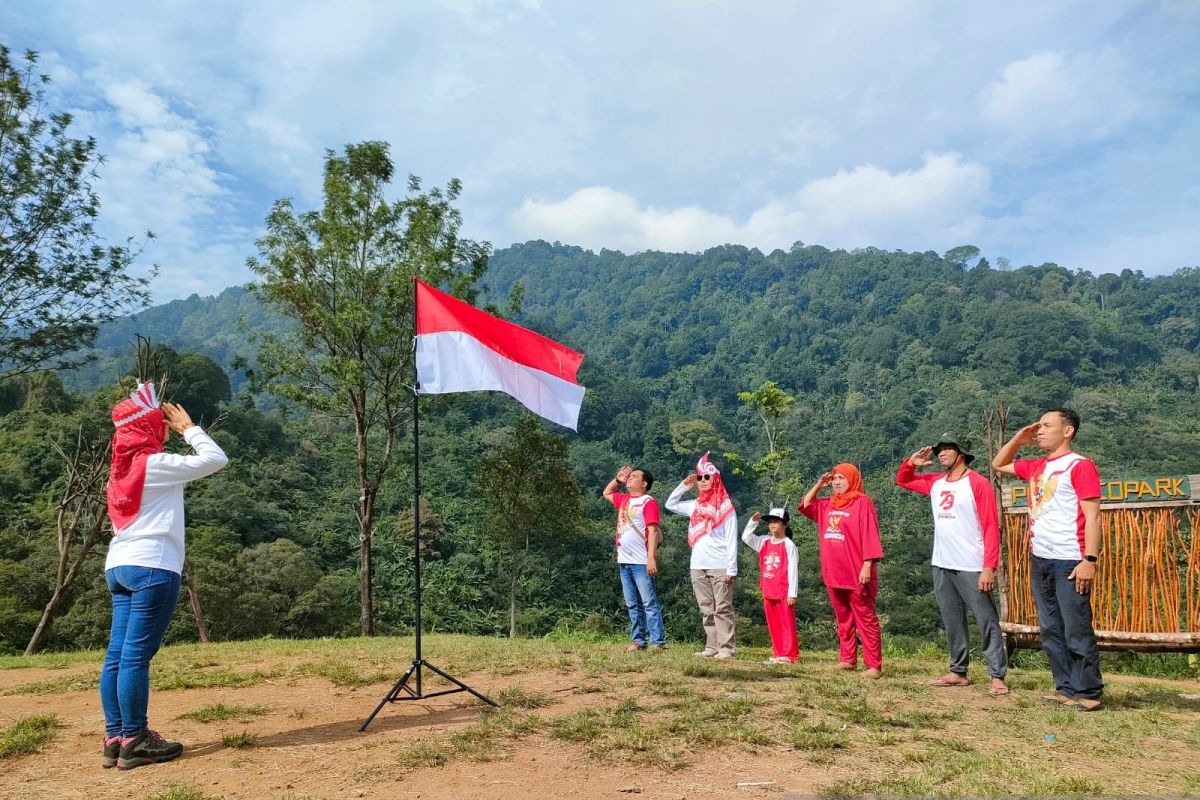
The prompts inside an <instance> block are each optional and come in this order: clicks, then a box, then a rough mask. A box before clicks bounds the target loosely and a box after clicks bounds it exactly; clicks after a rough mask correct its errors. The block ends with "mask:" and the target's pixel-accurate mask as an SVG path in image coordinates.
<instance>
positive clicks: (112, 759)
mask: <svg viewBox="0 0 1200 800" xmlns="http://www.w3.org/2000/svg"><path fill="white" fill-rule="evenodd" d="M120 754H121V737H120V736H114V737H112V738H111V739H105V740H104V761H103V762H102V763H103V764H104V768H105V769H110V768H112V767H115V766H116V765H117V756H119V755H120Z"/></svg>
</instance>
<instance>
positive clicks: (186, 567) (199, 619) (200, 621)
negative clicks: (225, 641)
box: [183, 559, 208, 642]
mask: <svg viewBox="0 0 1200 800" xmlns="http://www.w3.org/2000/svg"><path fill="white" fill-rule="evenodd" d="M183 585H184V586H186V587H187V593H188V604H189V605H190V606H191V607H192V616H193V617H195V618H196V630H197V631H199V633H200V641H202V642H207V641H208V626H207V625H205V624H204V612H203V611H202V610H201V608H200V593H199V592H197V591H196V581H195V579H194V578H193V576H192V562H190V561H188V560H187V559H184V562H183Z"/></svg>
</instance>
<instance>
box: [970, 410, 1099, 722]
mask: <svg viewBox="0 0 1200 800" xmlns="http://www.w3.org/2000/svg"><path fill="white" fill-rule="evenodd" d="M1078 433H1079V415H1078V414H1077V413H1075V412H1074V411H1073V410H1071V409H1069V408H1052V409H1050V410H1049V411H1047V412H1046V413H1045V414H1043V415H1042V418H1041V419H1040V420H1038V421H1037V422H1034V423H1033V424H1031V425H1026V426H1025V427H1024V428H1022V429H1021V430H1020V431H1018V432H1017V435H1016V436H1014V437H1013V438H1012V439H1010V440H1009V441H1008V443H1006V444H1005V445H1004V447H1002V448H1000V452H999V453H997V454H996V458H995V459H993V460H992V467H993V468H995V469H997V470H999V471H1000V472H1003V473H1005V474H1007V475H1016V476H1017V477H1018V478H1021V479H1022V480H1025V481H1028V482H1029V548H1030V553H1031V556H1030V582H1031V583H1032V588H1033V599H1034V602H1035V603H1036V605H1037V614H1038V625H1039V627H1040V628H1041V640H1042V648H1043V649H1044V650H1045V651H1046V655H1047V656H1049V657H1050V672H1051V674H1052V675H1053V676H1054V684H1055V689H1056V693H1055V694H1053V695H1047V696H1046V697H1044V698H1043V699H1044V700H1046V701H1047V702H1053V703H1062V704H1063V705H1065V706H1068V707H1070V708H1074V709H1076V710H1079V711H1095V710H1096V709H1098V708H1100V706H1101V703H1102V697H1103V695H1104V681H1103V679H1102V677H1101V675H1100V651H1099V649H1098V648H1097V647H1096V632H1095V630H1094V629H1093V628H1092V603H1091V597H1090V596H1089V593H1090V592H1091V589H1092V584H1093V583H1094V582H1095V579H1096V561H1097V560H1098V558H1099V555H1100V474H1099V473H1098V472H1097V470H1096V465H1095V464H1094V463H1093V462H1092V461H1091V459H1088V458H1084V457H1083V456H1081V455H1080V454H1079V453H1076V452H1074V451H1073V450H1072V449H1071V445H1072V444H1073V443H1074V441H1075V436H1076V435H1077V434H1078ZM1035 442H1036V444H1037V446H1038V447H1040V448H1041V449H1042V450H1043V451H1045V452H1046V456H1045V457H1044V458H1034V459H1027V460H1022V461H1014V460H1013V458H1014V457H1015V456H1016V454H1017V451H1018V450H1020V449H1021V448H1022V447H1025V446H1027V445H1031V444H1034V443H1035Z"/></svg>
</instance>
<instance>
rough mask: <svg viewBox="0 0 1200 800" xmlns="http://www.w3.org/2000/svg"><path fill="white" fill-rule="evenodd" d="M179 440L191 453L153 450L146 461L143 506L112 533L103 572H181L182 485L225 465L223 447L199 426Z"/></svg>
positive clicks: (225, 458) (182, 547)
mask: <svg viewBox="0 0 1200 800" xmlns="http://www.w3.org/2000/svg"><path fill="white" fill-rule="evenodd" d="M183 439H184V441H186V442H187V443H188V444H189V445H191V447H192V449H193V450H195V451H196V452H195V454H194V455H186V456H179V455H174V454H172V453H155V454H153V455H152V456H150V457H149V458H147V459H146V483H145V488H144V489H143V490H142V505H141V508H139V509H138V514H137V516H136V517H134V518H133V522H130V523H129V524H128V525H126V526H125V527H124V528H122V529H121V530H119V531H117V533H116V535H115V536H114V537H113V540H112V543H111V544H109V546H108V558H107V559H105V561H104V569H105V570H110V569H112V568H113V567H150V568H152V569H165V570H170V571H171V572H180V573H181V572H183V554H184V536H183V486H184V484H186V483H187V482H189V481H194V480H197V479H198V478H203V477H205V476H206V475H212V474H213V473H214V472H216V471H217V470H219V469H221V467H223V466H225V465H226V464H228V463H229V458H228V457H227V456H226V455H225V451H224V450H222V449H221V447H220V445H218V444H217V443H216V442H214V441H213V440H212V437H211V436H209V435H208V434H207V433H205V432H204V431H203V430H201V429H200V426H198V425H193V426H192V427H190V428H188V429H187V430H186V431H184V432H183Z"/></svg>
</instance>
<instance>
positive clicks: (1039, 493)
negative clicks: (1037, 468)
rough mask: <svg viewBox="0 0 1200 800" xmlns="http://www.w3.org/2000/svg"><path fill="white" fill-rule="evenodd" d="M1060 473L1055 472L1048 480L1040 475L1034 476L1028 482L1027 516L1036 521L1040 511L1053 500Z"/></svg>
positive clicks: (1040, 513)
mask: <svg viewBox="0 0 1200 800" xmlns="http://www.w3.org/2000/svg"><path fill="white" fill-rule="evenodd" d="M1061 475H1062V472H1055V473H1054V474H1052V475H1050V476H1049V477H1048V478H1045V479H1043V478H1042V476H1041V475H1035V476H1033V477H1032V478H1031V479H1030V480H1029V516H1030V517H1032V518H1033V519H1037V518H1038V517H1040V516H1041V515H1042V511H1043V510H1044V507H1045V506H1046V504H1047V503H1049V502H1050V501H1051V500H1053V499H1054V493H1055V492H1057V491H1058V479H1059V476H1061Z"/></svg>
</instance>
